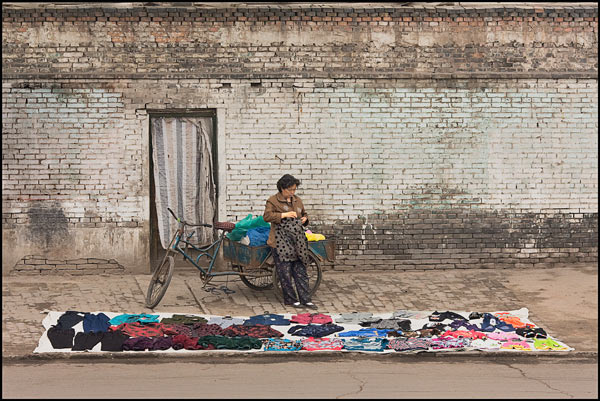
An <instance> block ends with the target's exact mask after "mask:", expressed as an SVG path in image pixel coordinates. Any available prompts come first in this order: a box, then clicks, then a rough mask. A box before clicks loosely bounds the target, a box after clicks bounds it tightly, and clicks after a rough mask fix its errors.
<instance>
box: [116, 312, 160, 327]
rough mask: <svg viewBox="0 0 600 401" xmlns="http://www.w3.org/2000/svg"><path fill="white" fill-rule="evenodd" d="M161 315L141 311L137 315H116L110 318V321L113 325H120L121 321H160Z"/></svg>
mask: <svg viewBox="0 0 600 401" xmlns="http://www.w3.org/2000/svg"><path fill="white" fill-rule="evenodd" d="M158 318H159V315H148V314H146V313H140V314H137V315H132V314H130V313H124V314H122V315H119V316H115V317H113V318H112V319H110V321H109V323H110V324H111V326H118V325H120V324H121V323H134V322H140V323H158Z"/></svg>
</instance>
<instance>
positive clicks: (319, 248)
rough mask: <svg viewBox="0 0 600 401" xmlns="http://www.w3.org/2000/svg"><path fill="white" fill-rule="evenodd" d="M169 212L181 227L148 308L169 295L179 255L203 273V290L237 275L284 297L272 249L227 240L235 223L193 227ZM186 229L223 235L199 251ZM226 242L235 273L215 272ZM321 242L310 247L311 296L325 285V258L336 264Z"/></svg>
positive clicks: (150, 290) (159, 271)
mask: <svg viewBox="0 0 600 401" xmlns="http://www.w3.org/2000/svg"><path fill="white" fill-rule="evenodd" d="M167 210H168V211H169V213H171V215H172V216H173V218H175V219H176V220H177V222H178V224H179V225H178V227H177V230H176V232H175V234H174V235H173V238H172V239H171V242H170V243H169V246H168V247H167V252H166V253H165V256H164V257H163V259H162V261H161V262H160V264H159V265H158V267H157V268H156V270H154V272H153V274H152V277H151V279H150V284H149V285H148V291H147V292H146V306H147V307H148V308H150V309H152V308H154V307H155V306H156V305H158V303H159V302H160V301H161V299H162V298H163V296H164V295H165V293H166V291H167V288H168V286H169V284H170V282H171V278H172V277H173V271H174V269H175V258H174V256H173V255H172V254H176V253H179V254H181V255H182V256H183V257H184V260H187V261H189V262H190V263H192V265H193V266H194V267H196V268H197V269H198V270H199V271H200V279H201V280H202V283H203V288H205V287H206V286H207V285H208V284H209V283H210V281H211V280H212V279H213V278H214V277H218V276H231V275H237V276H239V278H240V279H241V281H242V282H243V283H244V284H245V285H247V286H248V287H250V288H251V289H253V290H258V291H262V290H266V289H270V288H272V287H273V283H277V284H276V285H275V290H276V291H277V292H278V293H279V295H281V293H282V291H281V287H280V285H279V279H278V277H277V269H275V265H274V263H273V256H272V250H271V248H270V247H269V246H267V245H264V246H258V247H250V246H247V245H243V244H240V243H239V242H234V241H231V240H229V238H227V237H226V236H225V233H226V232H231V231H232V230H233V229H234V228H235V224H234V223H228V222H215V223H214V224H206V223H196V224H192V223H188V222H186V221H185V220H183V219H180V218H178V217H177V216H176V215H175V213H174V212H173V211H172V210H171V209H170V208H167ZM186 226H189V227H208V228H214V229H216V230H220V233H219V234H218V235H217V239H216V240H215V241H213V242H212V243H211V244H210V245H206V246H200V247H199V246H196V245H194V244H192V243H190V242H189V241H190V239H191V237H192V236H193V235H194V232H192V233H191V234H189V235H188V236H187V239H186V238H185V228H186ZM224 242H225V246H224V247H223V256H224V259H225V260H226V261H228V262H229V263H230V264H231V267H232V270H228V271H219V272H214V271H213V268H214V264H215V261H216V258H217V255H218V253H219V250H220V249H221V247H222V245H223V243H224ZM320 242H321V244H318V243H317V244H318V245H312V246H311V247H310V250H311V253H310V257H311V263H310V264H309V265H308V266H306V270H307V274H308V276H309V283H311V285H310V294H311V295H313V294H314V293H315V292H316V291H317V288H318V287H319V285H320V283H321V277H322V269H321V264H320V262H321V261H322V260H323V259H324V258H323V255H324V256H325V257H327V259H328V260H333V249H334V247H335V245H334V243H333V242H331V243H326V242H327V241H320ZM182 244H183V245H184V246H185V248H186V249H189V248H190V247H191V248H192V249H194V250H195V251H197V252H198V253H199V254H198V256H197V257H196V260H195V261H194V259H192V257H190V255H189V254H188V253H187V252H186V249H184V247H183V246H182ZM313 244H314V243H313ZM203 256H206V257H208V259H209V260H210V263H209V266H208V267H207V268H204V267H202V266H200V265H199V261H200V258H201V257H203Z"/></svg>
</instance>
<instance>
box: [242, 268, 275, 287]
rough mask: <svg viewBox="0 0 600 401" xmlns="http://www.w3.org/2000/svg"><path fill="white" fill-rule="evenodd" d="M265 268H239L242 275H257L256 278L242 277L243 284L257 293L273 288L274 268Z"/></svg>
mask: <svg viewBox="0 0 600 401" xmlns="http://www.w3.org/2000/svg"><path fill="white" fill-rule="evenodd" d="M263 266H264V267H262V268H260V269H254V270H252V269H244V267H243V266H239V269H240V272H241V273H253V274H255V276H250V275H249V276H244V275H240V279H241V280H242V282H243V283H244V284H246V285H247V286H248V287H250V288H252V289H253V290H256V291H263V290H268V289H269V288H271V287H273V281H272V280H273V275H272V273H271V272H272V270H271V269H272V268H274V266H273V267H272V268H269V266H271V265H266V264H265V265H263Z"/></svg>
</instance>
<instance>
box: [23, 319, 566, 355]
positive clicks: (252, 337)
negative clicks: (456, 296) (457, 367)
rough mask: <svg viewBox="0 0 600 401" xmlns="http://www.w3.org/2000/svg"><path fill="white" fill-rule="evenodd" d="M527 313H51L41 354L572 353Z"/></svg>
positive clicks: (41, 342) (45, 324) (43, 337)
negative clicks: (226, 314) (244, 314)
mask: <svg viewBox="0 0 600 401" xmlns="http://www.w3.org/2000/svg"><path fill="white" fill-rule="evenodd" d="M409 316H410V317H409ZM528 316H529V314H528V310H527V309H526V308H521V309H518V310H513V311H499V312H483V311H482V312H468V311H442V312H439V311H409V310H397V311H394V312H393V313H371V312H362V311H361V312H358V311H356V312H346V313H336V314H324V313H319V312H314V313H308V312H307V313H296V314H291V313H281V314H275V313H269V312H265V313H263V314H260V315H254V316H217V315H203V314H171V313H155V314H152V315H148V314H129V313H114V312H81V311H67V312H49V313H48V315H47V316H46V318H44V320H43V322H42V324H43V325H44V328H45V329H46V330H45V332H44V333H43V334H42V336H41V338H40V341H39V344H38V347H37V348H36V349H35V350H34V353H42V352H88V353H89V352H176V353H186V352H224V351H228V352H259V351H260V352H263V351H268V352H270V351H272V352H282V351H287V352H365V353H368V352H370V353H390V352H392V353H393V352H405V353H418V352H461V351H473V350H477V351H483V352H565V351H571V350H573V348H571V347H569V346H568V345H566V344H564V343H562V342H560V341H558V340H557V339H556V338H552V337H551V336H550V335H548V333H547V331H546V330H544V328H542V327H537V326H536V325H535V324H534V323H533V322H531V321H530V320H529V317H528ZM467 317H468V318H467ZM436 320H437V321H436ZM111 322H112V323H111ZM508 322H510V323H508ZM107 325H108V327H107ZM365 326H366V327H365ZM516 326H521V327H518V328H516ZM383 327H392V328H383ZM105 329H106V330H105Z"/></svg>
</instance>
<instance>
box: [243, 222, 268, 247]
mask: <svg viewBox="0 0 600 401" xmlns="http://www.w3.org/2000/svg"><path fill="white" fill-rule="evenodd" d="M269 232H271V227H270V226H266V227H258V228H251V229H250V230H248V231H247V232H246V235H247V236H248V238H249V239H250V246H261V245H266V244H267V240H268V239H269Z"/></svg>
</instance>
